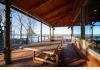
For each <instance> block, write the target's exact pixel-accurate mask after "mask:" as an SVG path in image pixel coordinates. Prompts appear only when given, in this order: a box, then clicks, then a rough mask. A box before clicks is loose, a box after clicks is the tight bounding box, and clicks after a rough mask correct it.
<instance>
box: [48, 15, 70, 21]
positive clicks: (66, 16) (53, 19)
mask: <svg viewBox="0 0 100 70" xmlns="http://www.w3.org/2000/svg"><path fill="white" fill-rule="evenodd" d="M69 16H70V15H66V14H64V15H61V16H59V17H56V18H52V19H50V20H47V21H51V22H53V21H58V20H61V19H63V18H68V17H69Z"/></svg>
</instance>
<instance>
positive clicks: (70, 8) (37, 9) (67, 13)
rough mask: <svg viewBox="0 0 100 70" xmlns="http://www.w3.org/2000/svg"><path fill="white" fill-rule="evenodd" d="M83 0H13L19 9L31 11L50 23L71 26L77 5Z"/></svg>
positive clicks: (30, 12) (55, 25)
mask: <svg viewBox="0 0 100 70" xmlns="http://www.w3.org/2000/svg"><path fill="white" fill-rule="evenodd" d="M81 1H83V0H12V1H11V2H12V5H13V6H14V7H16V8H17V9H20V10H22V11H24V12H27V13H29V14H30V15H31V16H34V17H36V18H38V19H40V20H41V21H42V22H45V23H46V24H48V25H51V26H54V27H58V26H71V25H74V24H75V23H73V22H72V20H73V18H74V16H75V13H74V12H76V7H77V8H78V7H80V6H79V5H81V3H80V2H81Z"/></svg>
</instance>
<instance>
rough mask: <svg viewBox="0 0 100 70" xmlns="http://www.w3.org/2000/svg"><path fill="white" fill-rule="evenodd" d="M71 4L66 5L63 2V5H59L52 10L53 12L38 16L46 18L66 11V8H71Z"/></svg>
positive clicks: (69, 2) (70, 2)
mask: <svg viewBox="0 0 100 70" xmlns="http://www.w3.org/2000/svg"><path fill="white" fill-rule="evenodd" d="M72 3H73V2H72V1H68V3H66V2H65V3H63V4H61V5H59V6H58V7H56V8H54V9H53V10H50V11H49V12H47V13H45V14H43V15H40V16H44V17H45V18H47V17H48V16H49V15H52V14H55V13H58V12H60V11H62V10H66V9H67V8H69V7H71V5H72Z"/></svg>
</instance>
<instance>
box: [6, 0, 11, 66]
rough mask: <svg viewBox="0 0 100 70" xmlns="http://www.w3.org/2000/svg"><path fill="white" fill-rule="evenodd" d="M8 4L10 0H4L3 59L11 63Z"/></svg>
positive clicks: (9, 4)
mask: <svg viewBox="0 0 100 70" xmlns="http://www.w3.org/2000/svg"><path fill="white" fill-rule="evenodd" d="M10 6H11V0H5V24H4V25H5V26H4V59H5V63H6V64H10V63H11V49H10V24H11V22H10Z"/></svg>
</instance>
